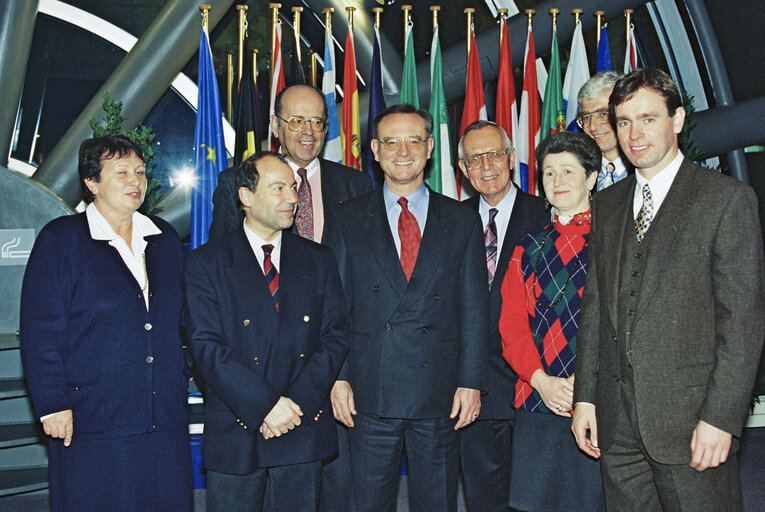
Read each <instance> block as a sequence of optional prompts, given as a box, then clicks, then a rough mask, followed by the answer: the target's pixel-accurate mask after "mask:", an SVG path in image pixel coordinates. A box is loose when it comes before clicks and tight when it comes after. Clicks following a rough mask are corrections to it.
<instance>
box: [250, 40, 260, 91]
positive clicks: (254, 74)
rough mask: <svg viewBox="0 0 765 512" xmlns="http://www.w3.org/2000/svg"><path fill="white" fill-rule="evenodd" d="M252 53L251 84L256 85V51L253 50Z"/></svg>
mask: <svg viewBox="0 0 765 512" xmlns="http://www.w3.org/2000/svg"><path fill="white" fill-rule="evenodd" d="M250 53H252V82H253V83H254V84H255V85H258V49H257V48H255V49H253V50H252V51H251V52H250Z"/></svg>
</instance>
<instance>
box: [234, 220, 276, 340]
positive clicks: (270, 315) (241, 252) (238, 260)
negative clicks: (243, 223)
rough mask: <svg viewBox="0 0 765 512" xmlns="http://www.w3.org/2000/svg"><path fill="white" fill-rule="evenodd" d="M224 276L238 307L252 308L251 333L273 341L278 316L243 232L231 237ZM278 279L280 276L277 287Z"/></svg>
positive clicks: (263, 276) (261, 272)
mask: <svg viewBox="0 0 765 512" xmlns="http://www.w3.org/2000/svg"><path fill="white" fill-rule="evenodd" d="M226 274H227V275H228V277H229V279H230V280H231V283H230V284H231V286H232V287H233V289H234V293H235V294H236V296H237V298H238V300H239V303H242V304H252V311H253V312H254V314H253V316H254V318H252V319H251V320H252V321H253V324H254V326H255V329H257V330H258V331H259V332H261V333H262V334H263V335H264V336H265V337H266V338H267V339H269V340H273V339H275V337H276V331H277V328H278V326H279V315H278V313H277V312H276V308H275V307H274V302H273V298H272V297H271V291H270V290H269V289H268V285H267V284H266V276H265V275H263V270H262V269H261V267H260V265H259V264H258V260H257V259H256V258H255V254H253V252H252V248H251V247H250V244H249V242H248V241H247V237H246V236H245V234H244V230H241V229H240V230H237V235H236V236H235V237H232V258H231V266H230V267H229V268H227V269H226ZM281 279H282V277H281V274H280V275H279V280H280V286H281Z"/></svg>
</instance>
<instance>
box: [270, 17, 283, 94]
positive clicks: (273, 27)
mask: <svg viewBox="0 0 765 512" xmlns="http://www.w3.org/2000/svg"><path fill="white" fill-rule="evenodd" d="M281 6H282V4H278V3H271V4H268V7H270V8H271V75H270V77H271V82H273V81H274V71H275V68H276V25H277V24H278V23H279V8H280V7H281Z"/></svg>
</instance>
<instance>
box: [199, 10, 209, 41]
mask: <svg viewBox="0 0 765 512" xmlns="http://www.w3.org/2000/svg"><path fill="white" fill-rule="evenodd" d="M210 9H212V6H211V5H210V4H201V5H200V6H199V12H201V13H202V30H204V31H205V33H206V34H207V33H209V32H208V30H209V20H210Z"/></svg>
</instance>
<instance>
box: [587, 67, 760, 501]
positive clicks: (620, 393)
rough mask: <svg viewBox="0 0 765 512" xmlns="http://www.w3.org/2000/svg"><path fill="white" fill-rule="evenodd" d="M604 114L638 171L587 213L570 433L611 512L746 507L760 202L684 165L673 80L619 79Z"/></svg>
mask: <svg viewBox="0 0 765 512" xmlns="http://www.w3.org/2000/svg"><path fill="white" fill-rule="evenodd" d="M609 108H610V113H611V116H612V117H613V119H614V122H615V124H616V130H617V135H618V137H619V143H620V144H621V147H622V149H623V150H624V153H625V155H626V156H627V158H629V159H630V161H631V162H632V163H633V164H635V167H636V169H637V171H636V173H635V174H634V175H633V176H629V177H627V178H625V179H624V180H622V181H620V182H619V183H617V184H615V185H614V186H612V187H609V188H607V189H606V190H604V191H602V192H598V193H597V194H596V195H595V198H594V201H593V204H592V232H591V234H590V240H589V243H590V246H589V253H588V260H589V262H588V268H587V282H586V284H585V287H584V294H583V296H582V309H581V316H580V325H579V342H578V345H577V354H576V383H575V385H574V401H575V413H574V419H573V423H572V430H573V431H574V435H575V436H576V440H577V443H578V445H579V447H580V448H581V449H582V450H583V451H585V452H586V453H588V454H590V455H592V456H593V457H600V461H601V471H602V473H603V486H604V490H605V497H606V504H607V506H608V509H609V510H625V511H627V510H632V511H641V512H649V511H651V512H652V511H660V510H664V511H680V510H693V511H694V512H696V511H698V512H702V511H709V512H717V511H721V510H725V511H741V510H742V508H743V504H742V498H741V488H740V485H739V473H738V463H737V460H736V459H737V458H736V452H737V451H738V445H739V443H738V438H739V437H740V436H741V432H742V429H743V425H744V420H745V418H746V414H747V410H748V408H749V404H750V401H751V392H752V388H753V386H754V380H755V376H756V373H757V366H758V362H759V359H760V353H761V351H762V343H763V336H764V335H765V318H764V317H763V310H765V295H764V294H765V278H764V276H765V272H764V271H763V248H762V235H761V231H760V223H759V220H758V219H759V215H758V213H757V212H758V209H757V199H756V197H755V195H754V191H753V190H752V189H751V188H749V187H748V186H746V185H745V184H743V183H741V182H739V181H736V180H734V179H732V178H730V177H728V176H723V175H721V174H719V173H717V172H714V171H711V170H709V169H704V168H702V167H698V166H696V165H695V164H694V163H693V162H691V161H690V160H687V159H686V158H684V156H683V154H682V153H681V152H680V151H679V148H678V141H677V137H678V134H679V133H680V132H681V130H682V128H683V123H684V121H685V111H684V110H683V107H682V101H681V98H680V94H679V92H678V90H677V87H676V86H675V84H674V82H673V81H672V79H671V78H670V77H669V75H667V74H666V73H665V72H663V71H661V70H658V69H639V70H637V71H634V72H632V73H630V74H628V75H626V76H625V77H623V78H621V79H620V80H619V81H618V82H617V83H616V85H615V87H614V91H613V93H612V94H611V98H610V106H609Z"/></svg>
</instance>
